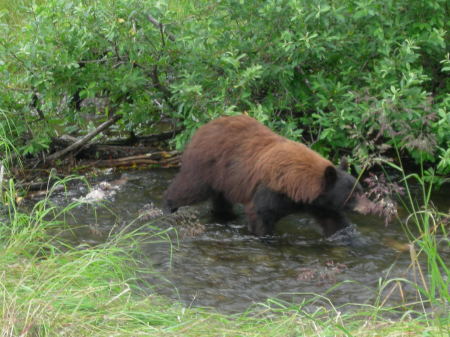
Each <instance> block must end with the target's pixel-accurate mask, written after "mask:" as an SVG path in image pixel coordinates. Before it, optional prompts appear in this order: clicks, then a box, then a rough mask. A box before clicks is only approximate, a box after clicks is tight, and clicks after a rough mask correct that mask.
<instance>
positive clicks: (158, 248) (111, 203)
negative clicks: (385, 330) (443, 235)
mask: <svg viewBox="0 0 450 337" xmlns="http://www.w3.org/2000/svg"><path fill="white" fill-rule="evenodd" d="M174 174H175V171H173V170H152V171H147V172H142V171H137V172H130V173H127V176H128V179H127V182H126V183H125V184H123V185H122V186H121V188H120V189H119V190H117V192H116V193H115V194H114V195H113V196H112V197H111V198H110V200H108V201H107V202H106V205H107V208H106V209H104V208H101V207H97V208H96V214H95V216H94V214H93V212H92V211H90V212H86V209H87V208H86V207H84V206H83V207H79V208H77V209H76V210H75V212H74V215H75V218H74V219H72V220H71V221H72V222H73V223H74V224H77V225H79V224H86V225H87V226H85V227H84V228H82V229H80V230H78V231H77V232H76V233H77V238H76V240H79V242H80V243H88V244H95V243H97V242H101V241H102V240H104V239H105V238H106V236H107V233H108V232H109V231H110V229H111V227H112V226H123V225H124V224H127V223H130V222H131V221H133V220H134V219H136V217H137V216H138V215H142V214H143V211H146V210H148V209H149V207H150V210H151V208H152V206H149V205H151V203H153V204H154V205H155V206H156V207H161V205H162V193H163V191H164V190H165V188H166V187H167V185H168V184H169V182H170V180H171V179H172V178H173V176H174ZM115 178H117V177H115ZM108 179H111V180H112V179H114V177H108ZM71 193H72V194H73V195H72V196H71V198H75V197H79V196H80V194H82V193H84V194H86V193H87V191H86V190H85V191H80V188H79V187H78V188H75V189H73V190H72V191H71ZM443 194H444V192H442V195H443ZM435 200H436V201H438V203H439V204H440V205H441V206H442V207H444V208H447V209H448V206H449V205H448V204H447V205H446V204H445V203H448V199H447V198H445V197H444V198H442V197H441V196H437V197H436V199H435ZM191 209H192V208H191ZM195 209H196V210H197V211H198V212H199V214H200V223H199V224H198V226H199V227H195V230H194V231H193V232H190V235H180V237H181V239H180V241H179V244H178V246H177V249H175V251H174V252H173V254H171V253H170V245H169V244H167V243H159V244H148V245H146V246H145V247H144V251H145V255H146V256H147V257H148V262H147V263H151V266H152V267H153V268H155V269H156V270H157V271H158V273H155V274H152V275H143V276H142V277H143V278H144V279H145V280H146V281H148V283H149V284H151V285H152V291H154V290H157V291H158V292H159V293H162V294H165V295H167V296H169V297H171V298H174V299H179V300H182V301H184V302H185V303H186V304H189V305H199V306H211V307H215V308H217V309H219V310H221V311H226V312H237V311H243V310H245V309H247V308H248V307H249V306H251V305H252V304H254V303H257V302H264V301H265V300H266V299H268V298H270V297H277V298H279V299H284V300H287V301H295V302H296V303H300V302H301V301H302V299H303V298H304V297H305V295H304V294H308V293H318V294H325V293H326V292H327V291H328V290H329V289H330V288H331V287H332V286H333V285H334V284H336V283H339V282H342V281H346V280H352V281H351V282H350V281H349V282H344V283H343V284H342V285H340V286H339V287H337V288H336V289H334V290H332V291H330V292H328V293H326V295H327V297H329V298H330V299H331V300H332V302H333V303H334V304H335V305H339V304H344V303H361V304H363V303H373V300H374V298H375V296H376V295H377V294H376V289H377V286H378V282H379V279H380V278H384V277H386V276H387V275H389V278H393V277H411V275H409V274H408V271H407V269H408V266H409V265H410V257H409V252H408V251H407V250H408V246H407V245H406V240H405V236H404V234H403V231H402V229H401V227H400V225H399V224H391V225H389V226H388V227H385V226H384V223H383V220H382V219H378V218H376V217H368V216H355V217H352V221H353V222H354V223H355V224H357V226H352V227H350V228H348V229H346V230H345V231H344V232H341V233H338V234H337V235H335V236H333V237H332V238H329V239H326V238H324V237H323V236H322V235H321V234H320V231H319V227H316V226H315V225H314V223H313V221H312V219H311V218H308V217H307V216H306V215H298V214H297V215H291V216H289V217H287V218H285V219H283V220H282V221H281V222H280V223H279V224H278V226H277V232H278V235H277V236H275V237H273V238H270V239H265V240H263V239H260V238H257V237H254V236H252V235H249V234H248V233H247V232H246V230H245V223H244V219H243V217H242V216H240V217H238V218H237V219H236V220H234V221H231V222H229V223H227V224H219V223H214V222H212V221H211V219H210V218H209V216H208V214H209V213H208V204H207V203H205V204H203V205H199V206H196V207H195ZM192 222H195V221H194V220H192ZM153 224H154V225H158V221H156V222H154V223H153ZM161 225H164V224H161ZM165 225H166V226H167V223H165ZM174 225H175V226H177V224H174ZM179 226H182V224H179ZM179 232H180V233H183V231H182V230H181V231H179ZM445 254H448V255H449V256H447V257H446V258H448V257H450V252H446V253H445ZM146 261H147V260H146ZM403 290H404V291H405V292H406V293H407V292H408V289H403ZM395 297H398V294H393V295H392V298H395Z"/></svg>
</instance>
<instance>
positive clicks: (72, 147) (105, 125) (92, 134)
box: [47, 115, 122, 161]
mask: <svg viewBox="0 0 450 337" xmlns="http://www.w3.org/2000/svg"><path fill="white" fill-rule="evenodd" d="M121 117H122V116H119V115H116V116H114V117H112V118H110V119H108V120H107V121H106V122H104V123H102V124H100V125H99V127H97V128H96V129H95V130H93V131H91V132H89V133H88V134H87V135H86V136H84V137H83V138H81V139H80V140H78V141H77V142H75V143H73V144H72V145H70V146H68V147H66V148H65V149H64V150H61V151H58V152H55V153H53V154H52V155H50V156H48V157H47V160H48V161H53V160H55V159H58V158H60V157H63V156H65V155H66V154H67V153H69V152H71V151H74V150H77V149H79V148H80V147H82V146H84V145H85V144H86V143H87V142H89V141H90V140H91V139H92V138H94V137H95V136H96V135H97V134H99V133H100V132H102V131H103V130H105V129H107V128H109V127H110V126H111V125H113V124H114V123H115V122H117V121H118V120H119V119H120V118H121Z"/></svg>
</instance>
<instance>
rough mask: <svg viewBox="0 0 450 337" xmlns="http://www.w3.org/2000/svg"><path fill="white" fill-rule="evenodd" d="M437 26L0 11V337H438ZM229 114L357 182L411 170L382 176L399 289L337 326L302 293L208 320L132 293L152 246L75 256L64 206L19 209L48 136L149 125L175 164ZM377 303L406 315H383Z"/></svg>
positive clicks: (442, 23)
mask: <svg viewBox="0 0 450 337" xmlns="http://www.w3.org/2000/svg"><path fill="white" fill-rule="evenodd" d="M449 16H450V13H449V4H448V1H446V0H427V1H415V0H414V1H411V0H385V1H371V0H313V1H306V0H266V1H261V0H252V1H250V0H216V1H209V0H197V1H193V0H178V1H177V0H114V1H113V0H79V1H76V0H48V1H45V0H44V1H42V0H40V1H39V0H37V1H30V0H17V1H9V0H0V85H1V89H0V270H1V272H0V298H1V299H2V301H1V305H0V331H1V335H2V336H62V335H64V336H105V335H111V336H138V335H151V336H268V335H270V336H283V337H284V336H313V335H315V336H380V335H383V336H390V335H392V336H448V335H449V322H450V310H449V303H450V297H449V296H450V295H449V292H448V289H449V282H450V272H449V270H450V269H449V266H448V261H446V260H445V259H444V258H443V257H442V255H441V252H442V250H446V251H447V252H448V249H449V247H450V246H449V242H450V239H449V231H448V219H449V215H448V214H444V213H442V212H438V211H437V210H435V209H434V208H433V207H432V204H431V200H430V194H431V186H432V185H431V184H430V185H429V184H428V183H429V182H430V179H429V177H430V176H435V174H436V173H437V174H438V175H440V176H442V177H445V175H446V174H448V173H449V172H450V149H449V144H450V137H449V135H450V113H449V106H450V104H449V103H450V94H449V92H450V80H449V78H450V76H449V72H450V58H449V50H448V34H449V33H448V28H449V27H448V24H449V21H448V18H449ZM241 112H245V113H248V114H250V115H252V116H254V117H256V118H258V119H259V120H260V121H262V122H264V123H266V124H267V125H269V126H270V127H272V128H273V129H276V130H277V131H278V132H280V133H282V134H283V135H285V136H287V137H289V138H292V139H295V140H300V141H303V142H305V143H307V144H309V145H311V146H313V147H314V148H315V149H316V150H318V151H319V152H321V153H322V154H324V155H327V156H329V157H330V158H332V159H333V160H335V161H336V160H337V157H339V156H341V155H342V154H347V155H348V154H351V157H350V159H351V160H352V161H353V164H354V167H356V168H361V167H363V166H364V165H371V164H373V163H374V162H376V161H378V160H381V161H383V162H384V163H388V162H389V161H391V158H390V157H391V156H392V154H394V157H395V158H401V159H403V160H404V161H405V162H407V163H416V164H419V166H420V167H421V172H420V174H417V173H413V174H410V175H406V173H404V170H403V168H402V167H399V166H398V165H401V161H399V163H397V164H394V163H389V165H390V167H391V168H393V169H397V170H398V172H399V174H400V175H402V178H403V179H399V181H401V182H402V183H403V184H405V186H404V187H405V189H406V191H407V193H406V195H405V197H404V208H405V209H406V211H407V212H408V214H409V215H408V216H407V218H406V220H402V219H399V220H400V221H401V222H402V224H403V227H404V229H405V237H406V238H407V240H408V242H409V248H410V254H411V266H410V271H411V279H391V280H390V279H381V278H380V284H379V289H378V291H379V294H380V295H379V298H377V300H376V301H375V303H373V304H370V305H366V304H364V305H361V304H354V305H355V307H358V308H359V309H355V310H350V311H346V310H345V308H339V307H334V306H333V304H332V303H330V302H329V301H328V300H327V299H326V297H325V296H323V294H318V295H311V296H309V297H305V300H304V302H302V303H285V302H281V301H278V300H276V299H268V300H267V302H266V303H261V304H258V305H256V306H255V307H254V308H249V310H248V312H246V313H242V314H236V315H231V316H230V315H223V314H219V313H216V312H214V311H213V310H209V309H208V310H207V309H198V308H190V307H189V306H186V305H184V304H182V303H176V302H172V301H169V300H167V299H165V298H163V297H161V296H159V295H158V294H155V293H151V292H144V290H143V289H142V287H140V286H141V285H142V282H143V281H142V279H141V278H140V275H139V273H145V272H146V271H145V270H142V269H140V268H141V264H140V263H139V259H142V258H144V257H143V256H142V255H141V254H140V252H139V247H140V245H141V243H142V241H146V244H147V243H148V241H152V240H154V239H155V238H156V239H157V240H160V239H161V235H160V232H159V231H158V230H157V229H153V231H151V232H150V233H149V230H148V227H149V226H147V228H146V230H145V231H141V229H133V230H131V227H127V228H125V230H123V231H121V232H120V233H111V235H110V237H108V240H107V241H106V243H104V244H102V245H94V246H87V245H81V246H76V247H75V246H73V245H72V244H71V243H70V242H67V241H64V240H63V239H62V238H63V236H60V234H61V233H62V232H65V231H68V230H70V229H69V228H67V224H65V219H66V218H68V217H69V216H70V214H71V213H70V210H71V209H72V208H74V207H77V204H76V203H70V204H69V205H68V206H66V207H65V208H63V209H61V207H60V206H57V205H55V204H53V203H52V201H51V200H52V199H51V194H52V191H49V192H48V195H47V196H46V197H45V198H43V200H41V201H40V202H38V203H36V204H35V205H33V206H30V207H29V208H28V209H26V207H21V206H19V202H20V200H21V198H20V196H19V193H18V192H17V191H16V190H15V188H16V185H15V183H14V179H13V178H10V177H11V176H12V175H11V171H10V168H11V167H10V166H9V163H10V161H9V159H11V158H18V157H21V156H25V157H30V156H34V155H38V154H40V153H42V152H43V151H49V147H50V144H51V142H52V138H53V137H55V136H60V135H62V134H74V135H80V134H83V133H85V132H87V131H88V130H90V129H92V128H93V127H95V126H96V125H97V124H98V123H99V122H100V121H103V120H105V119H107V118H108V117H110V116H111V115H120V116H122V118H121V119H120V121H119V122H118V123H117V124H116V126H115V127H116V130H115V131H116V132H118V133H119V134H121V135H127V134H128V133H133V134H145V133H147V132H149V131H151V130H152V128H153V126H154V125H156V124H157V123H158V122H159V121H161V120H163V119H164V120H173V121H174V122H175V125H176V126H182V127H183V130H184V131H183V132H182V133H181V134H179V135H178V136H177V137H176V138H175V139H174V140H173V143H172V145H173V146H176V147H178V148H182V147H183V145H184V144H185V143H186V141H187V140H188V139H189V137H190V135H191V134H192V132H193V131H194V130H195V129H196V128H197V127H198V126H199V125H201V124H202V123H204V122H206V121H208V120H210V119H212V118H214V117H217V116H219V115H223V114H235V113H241ZM397 151H398V154H399V155H397ZM15 163H17V161H16V162H15ZM412 181H414V183H415V184H417V186H420V187H421V191H420V194H421V195H420V196H419V197H418V198H416V195H413V193H412V192H411V191H410V189H409V188H408V183H410V182H412ZM441 181H442V180H441ZM65 183H67V180H65V181H61V182H60V184H65ZM25 209H26V210H25ZM150 227H151V225H150ZM133 228H134V227H133ZM150 272H152V271H150ZM147 286H148V288H149V289H151V286H152V285H147ZM337 286H338V285H337ZM391 286H392V287H394V286H395V287H397V289H398V291H400V292H401V289H402V286H410V287H412V288H414V289H415V290H416V292H417V297H416V299H417V300H416V301H414V302H413V303H409V302H408V303H401V304H399V305H398V306H396V307H390V306H388V305H387V304H386V303H385V302H384V300H383V299H382V294H383V292H386V289H388V288H390V287H391ZM390 289H395V288H390ZM311 304H312V305H311ZM349 305H352V304H349ZM311 307H312V308H315V310H311ZM341 309H342V310H341Z"/></svg>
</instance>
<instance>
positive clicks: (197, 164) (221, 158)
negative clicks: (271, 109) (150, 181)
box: [166, 115, 333, 207]
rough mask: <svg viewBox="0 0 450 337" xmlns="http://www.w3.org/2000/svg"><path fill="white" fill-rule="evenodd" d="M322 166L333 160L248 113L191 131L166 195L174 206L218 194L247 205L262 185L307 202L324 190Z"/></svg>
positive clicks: (330, 164)
mask: <svg viewBox="0 0 450 337" xmlns="http://www.w3.org/2000/svg"><path fill="white" fill-rule="evenodd" d="M327 166H333V164H332V163H331V162H330V161H328V160H326V159H325V158H323V157H322V156H320V155H319V154H318V153H316V152H315V151H313V150H311V149H309V148H308V147H307V146H305V145H303V144H301V143H297V142H293V141H290V140H288V139H286V138H284V137H281V136H279V135H277V134H276V133H274V132H272V131H271V130H270V129H269V128H267V127H266V126H264V125H262V124H261V123H259V122H258V121H256V120H255V119H253V118H251V117H249V116H246V115H239V116H233V117H221V118H218V119H216V120H213V121H211V122H209V123H208V124H206V125H204V126H202V127H200V128H199V129H198V131H197V132H196V133H195V135H194V137H193V138H192V140H191V142H190V144H189V145H188V146H187V148H186V150H185V152H184V154H183V157H182V166H181V171H180V173H179V174H178V175H177V177H176V178H175V181H174V182H173V183H172V185H171V186H170V187H169V189H168V191H167V192H166V199H170V200H176V205H172V206H174V207H179V206H181V205H186V204H191V203H194V202H197V201H201V200H203V199H205V198H206V197H208V196H209V194H211V193H212V192H220V193H223V195H224V196H225V198H226V199H227V200H228V201H230V202H232V203H242V204H248V203H250V202H251V199H252V196H253V194H254V192H255V189H256V188H257V187H258V185H259V184H264V185H265V186H266V187H268V188H270V189H271V190H273V191H277V192H280V193H283V194H285V195H287V196H288V197H289V198H291V199H292V200H294V201H295V202H304V203H309V202H311V201H312V200H314V199H316V198H317V197H318V196H319V195H320V194H321V192H323V190H324V188H325V182H324V172H325V168H326V167H327ZM211 189H212V191H211Z"/></svg>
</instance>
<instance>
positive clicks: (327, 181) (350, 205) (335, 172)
mask: <svg viewBox="0 0 450 337" xmlns="http://www.w3.org/2000/svg"><path fill="white" fill-rule="evenodd" d="M346 169H347V163H346V161H343V162H341V165H340V166H339V167H335V166H331V165H330V166H328V167H327V168H326V169H325V172H324V191H323V192H322V193H321V195H320V196H319V197H318V198H317V199H316V200H315V201H314V205H316V206H320V207H324V208H328V209H333V210H338V211H340V210H343V211H355V212H358V213H362V214H367V213H370V212H372V210H373V209H374V208H375V204H374V203H373V202H372V201H370V200H369V199H368V198H367V197H366V196H365V195H364V192H363V189H362V187H361V185H360V184H359V183H358V182H357V180H356V179H355V178H354V177H353V176H352V175H350V174H348V173H347V172H346Z"/></svg>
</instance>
